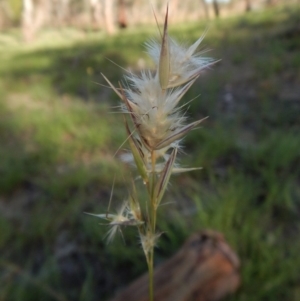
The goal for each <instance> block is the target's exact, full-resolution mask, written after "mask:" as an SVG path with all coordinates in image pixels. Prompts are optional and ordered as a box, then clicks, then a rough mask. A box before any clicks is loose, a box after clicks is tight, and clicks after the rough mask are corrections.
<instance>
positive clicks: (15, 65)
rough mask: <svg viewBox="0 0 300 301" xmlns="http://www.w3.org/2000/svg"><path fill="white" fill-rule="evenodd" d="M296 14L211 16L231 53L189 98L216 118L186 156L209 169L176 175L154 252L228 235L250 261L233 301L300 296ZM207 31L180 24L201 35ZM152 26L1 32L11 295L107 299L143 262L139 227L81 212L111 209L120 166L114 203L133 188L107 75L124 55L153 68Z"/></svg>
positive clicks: (217, 49) (1, 143)
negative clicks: (198, 234) (27, 38)
mask: <svg viewBox="0 0 300 301" xmlns="http://www.w3.org/2000/svg"><path fill="white" fill-rule="evenodd" d="M298 21H299V14H298V11H297V9H296V7H295V8H293V7H290V8H285V9H280V8H276V9H274V10H270V11H266V12H259V13H258V12H253V13H249V14H247V16H244V17H236V18H230V19H222V20H217V21H211V22H210V24H209V31H208V33H207V35H206V38H205V40H204V46H203V49H205V48H212V49H213V51H210V52H209V53H207V55H209V56H213V57H215V58H217V59H222V60H221V61H220V62H219V63H217V64H216V65H215V66H214V67H212V70H208V71H206V72H205V73H204V74H202V76H200V78H199V79H198V80H197V82H196V83H195V85H194V86H193V87H192V88H191V89H190V91H189V92H188V94H187V96H186V98H185V99H186V101H188V100H190V99H193V98H195V97H197V98H196V99H195V100H194V101H193V102H191V103H190V108H189V111H188V114H189V116H190V117H191V119H196V118H201V117H204V116H209V119H208V120H207V121H206V122H205V123H204V124H203V126H202V128H200V129H197V130H194V131H192V132H191V133H190V134H189V136H188V137H187V138H186V139H185V141H184V149H183V151H184V153H183V154H181V155H180V161H181V164H182V165H184V166H202V167H203V170H201V171H197V172H196V171H195V172H191V173H189V174H183V175H178V176H174V177H173V178H172V179H171V185H170V188H169V191H168V193H167V197H166V200H165V202H171V205H166V206H162V207H161V211H160V215H161V216H160V217H159V228H160V230H161V231H162V232H165V234H164V235H162V238H161V242H160V245H159V248H158V249H157V255H156V260H157V263H159V262H161V261H163V260H165V259H166V258H168V257H169V256H171V255H172V254H173V253H174V252H175V251H176V250H177V249H178V248H179V247H180V246H181V244H182V243H183V241H184V240H185V239H186V237H187V236H189V235H190V234H191V233H192V232H194V231H199V230H201V229H205V228H212V229H215V230H218V231H220V232H222V233H223V234H224V236H225V237H226V239H227V240H228V242H229V243H230V245H232V247H233V248H234V249H235V250H236V251H237V253H238V255H239V256H240V259H241V262H242V267H241V274H242V286H241V288H240V289H239V291H238V292H237V293H236V294H235V295H234V296H232V297H229V298H228V300H232V301H233V300H234V301H242V300H243V301H250V300H255V301H258V300H261V301H268V300H270V301H271V300H272V301H273V300H285V301H298V300H299V298H300V286H299V283H300V278H299V277H300V276H299V272H298V270H299V266H300V257H299V252H300V242H299V239H298V236H299V230H300V223H299V214H300V188H299V187H300V170H299V164H300V152H299V149H300V139H299V128H300V127H299V126H300V121H299V112H300V102H299V95H300V91H299V82H300V73H299V70H300V59H299V51H300V43H299V38H298V37H299V27H297V24H298ZM206 27H207V24H204V23H202V22H201V23H197V24H185V25H181V26H179V25H178V26H175V27H174V28H173V29H171V31H172V34H173V35H174V36H176V37H177V38H178V39H179V40H182V41H186V40H188V41H191V42H192V41H194V40H195V39H196V38H197V37H198V36H199V35H201V34H202V32H203V31H204V30H205V28H206ZM153 35H155V29H154V28H140V29H139V30H131V31H127V32H121V33H119V34H117V35H116V36H114V37H109V38H107V37H105V36H104V35H103V34H101V33H96V32H86V33H83V32H79V31H76V30H73V29H63V30H61V31H60V32H59V33H57V32H54V31H51V30H48V31H44V32H42V33H41V34H40V36H39V38H38V40H37V41H36V42H35V43H34V44H32V45H27V46H25V45H23V44H22V43H21V42H19V40H18V39H19V33H14V34H12V33H11V34H2V35H0V42H1V43H0V47H1V48H0V52H1V53H0V54H1V64H0V76H1V81H0V158H1V159H0V160H1V161H0V162H1V163H0V233H1V235H0V253H1V258H0V283H1V290H0V300H5V301H6V300H12V301H17V300H20V301H21V300H22V301H27V300H28V301H32V300H46V301H47V300H84V301H88V300H105V299H106V298H108V297H109V296H111V295H113V293H114V291H115V290H116V289H118V288H120V287H122V286H124V285H126V284H127V283H128V282H130V281H131V280H132V279H134V278H135V277H137V276H138V275H140V274H141V273H142V272H143V271H145V270H146V264H145V262H144V258H143V254H142V250H141V249H140V248H139V246H138V242H137V241H136V239H137V238H136V234H135V232H134V231H131V229H125V231H124V232H125V233H124V237H125V240H126V245H125V244H124V243H123V240H122V237H121V236H119V238H118V239H117V240H116V242H114V243H113V244H110V245H106V244H105V242H104V241H103V237H104V235H105V232H106V230H107V228H106V227H105V226H99V224H98V221H97V220H95V219H93V218H91V217H89V216H86V215H84V214H83V212H95V213H98V212H99V213H100V212H105V210H106V208H107V203H108V200H109V196H110V190H111V185H112V182H113V179H114V175H115V174H116V175H117V176H116V184H115V189H114V191H115V193H114V197H113V202H112V206H111V209H110V210H111V211H113V210H114V209H117V208H118V200H119V201H121V200H123V198H124V196H125V195H126V193H127V192H126V180H127V178H128V174H129V168H128V167H127V166H123V165H122V164H121V163H119V160H118V155H115V153H116V152H117V150H119V153H122V152H123V149H124V148H126V145H122V143H123V142H124V140H125V139H126V135H125V131H124V129H123V123H122V116H121V115H120V114H112V113H113V112H117V111H118V108H117V106H118V104H119V103H118V100H117V98H116V96H115V95H114V93H112V91H111V90H110V89H109V88H107V87H104V86H102V85H105V82H104V80H103V79H102V77H101V72H102V73H104V74H105V75H106V76H107V77H108V78H109V79H110V80H111V81H112V82H113V83H115V84H117V83H118V81H120V80H121V76H122V74H123V70H122V69H121V68H119V67H118V66H116V65H120V66H122V67H123V68H130V70H132V72H137V71H139V69H140V67H141V66H144V65H145V66H149V67H151V63H150V62H149V59H148V58H147V56H146V54H145V53H144V52H143V43H144V42H145V41H146V40H147V38H151V37H153ZM111 61H113V62H114V63H112V62H111ZM199 94H200V96H199ZM133 176H134V173H133ZM182 187H185V189H182ZM141 197H142V195H141Z"/></svg>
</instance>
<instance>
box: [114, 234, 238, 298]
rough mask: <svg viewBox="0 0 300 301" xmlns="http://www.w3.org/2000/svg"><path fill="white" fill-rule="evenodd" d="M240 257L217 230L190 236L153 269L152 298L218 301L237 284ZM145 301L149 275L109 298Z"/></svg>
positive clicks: (233, 290) (232, 290)
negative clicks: (169, 256) (175, 252)
mask: <svg viewBox="0 0 300 301" xmlns="http://www.w3.org/2000/svg"><path fill="white" fill-rule="evenodd" d="M239 265H240V264H239V259H238V257H237V255H236V254H235V253H234V251H233V250H232V249H231V248H230V247H229V246H228V244H227V243H226V242H225V240H224V238H223V236H222V235H221V234H220V233H217V232H214V231H203V232H201V233H197V234H194V235H192V236H191V237H190V238H189V239H188V240H187V241H186V242H185V244H184V245H183V247H182V248H181V249H180V250H179V251H178V253H177V254H175V255H174V256H173V257H172V258H171V259H169V260H168V261H167V262H165V263H163V264H162V265H161V266H159V267H157V268H156V269H155V272H154V299H155V301H218V300H221V299H222V298H224V297H225V296H227V295H228V294H230V293H233V292H235V291H236V289H237V288H238V286H239V284H240V276H239ZM124 300H130V301H148V300H149V298H148V275H147V274H146V275H144V276H142V277H140V278H139V279H137V280H136V281H134V282H133V283H132V284H131V285H129V286H128V288H126V289H125V290H124V291H122V292H120V293H119V294H118V295H117V296H116V297H115V298H113V299H111V300H110V301H124Z"/></svg>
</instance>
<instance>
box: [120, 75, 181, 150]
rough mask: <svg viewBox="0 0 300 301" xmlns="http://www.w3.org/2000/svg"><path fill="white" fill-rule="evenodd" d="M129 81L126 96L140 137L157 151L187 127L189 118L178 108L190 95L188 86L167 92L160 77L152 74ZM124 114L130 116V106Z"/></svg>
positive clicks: (132, 76)
mask: <svg viewBox="0 0 300 301" xmlns="http://www.w3.org/2000/svg"><path fill="white" fill-rule="evenodd" d="M127 80H128V81H129V82H130V84H131V85H130V86H129V87H128V88H127V89H126V90H125V93H126V97H127V98H128V100H129V102H130V104H131V110H132V112H131V113H132V114H133V118H134V120H135V125H136V128H137V130H138V133H139V135H140V137H141V140H142V141H143V142H144V143H145V145H146V146H147V147H148V148H149V149H156V146H157V145H159V144H160V143H161V142H162V141H164V140H165V139H167V138H168V137H169V136H171V135H172V134H173V133H174V132H175V131H178V130H179V129H180V128H181V127H182V126H183V125H184V122H185V120H186V118H185V116H184V115H183V114H181V112H180V111H179V110H178V108H176V106H177V104H178V102H179V101H180V99H181V97H182V96H183V94H184V93H185V92H186V90H187V85H186V86H183V87H181V88H176V89H169V90H168V91H163V90H162V89H161V87H160V84H159V80H158V76H157V75H152V74H151V73H150V72H148V73H145V72H144V73H142V74H141V77H137V76H135V75H130V76H127ZM123 110H124V111H125V112H128V108H127V106H125V105H124V106H123ZM172 142H174V141H171V142H170V144H171V143H172Z"/></svg>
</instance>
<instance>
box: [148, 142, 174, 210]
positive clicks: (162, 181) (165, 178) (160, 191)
mask: <svg viewBox="0 0 300 301" xmlns="http://www.w3.org/2000/svg"><path fill="white" fill-rule="evenodd" d="M176 155H177V148H174V150H173V151H172V154H171V155H170V158H169V160H168V162H167V163H166V165H165V167H164V169H163V171H162V172H161V175H160V177H159V180H158V182H157V183H156V186H155V191H154V195H155V201H156V204H155V205H156V207H158V206H159V203H160V201H161V199H162V197H163V195H164V192H165V190H166V187H167V185H168V183H169V179H170V176H171V174H172V169H173V165H174V162H175V159H176Z"/></svg>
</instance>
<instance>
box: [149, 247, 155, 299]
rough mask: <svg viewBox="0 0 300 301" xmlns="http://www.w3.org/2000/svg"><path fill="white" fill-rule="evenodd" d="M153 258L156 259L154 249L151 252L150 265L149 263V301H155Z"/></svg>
mask: <svg viewBox="0 0 300 301" xmlns="http://www.w3.org/2000/svg"><path fill="white" fill-rule="evenodd" d="M153 258H154V248H152V250H150V254H149V263H148V271H149V301H153V300H154V284H153V282H154V281H153V278H154V277H153V276H154V275H153Z"/></svg>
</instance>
